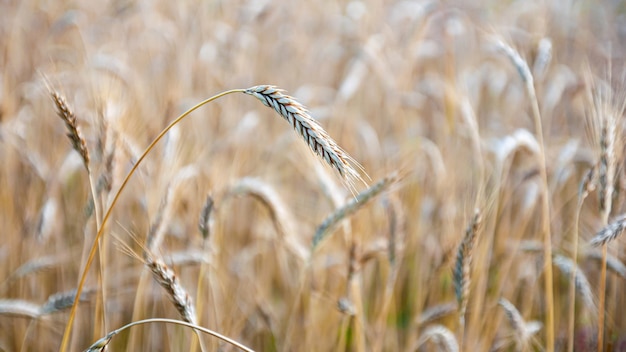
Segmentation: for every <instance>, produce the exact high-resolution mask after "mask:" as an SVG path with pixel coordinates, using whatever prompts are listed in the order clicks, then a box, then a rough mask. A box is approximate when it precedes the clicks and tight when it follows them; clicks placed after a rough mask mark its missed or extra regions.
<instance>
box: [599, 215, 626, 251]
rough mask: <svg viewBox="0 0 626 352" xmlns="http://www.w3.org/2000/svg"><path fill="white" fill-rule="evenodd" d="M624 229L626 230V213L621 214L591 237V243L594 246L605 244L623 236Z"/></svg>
mask: <svg viewBox="0 0 626 352" xmlns="http://www.w3.org/2000/svg"><path fill="white" fill-rule="evenodd" d="M624 230H626V214H623V215H620V216H619V217H618V218H616V219H615V220H613V222H611V223H610V224H608V225H607V226H606V227H604V228H603V229H602V230H600V231H598V233H596V235H595V236H593V238H592V239H591V242H590V244H591V245H592V246H594V247H598V246H602V245H605V244H607V243H609V242H611V241H613V240H615V239H616V238H617V237H619V236H621V235H622V234H623V233H624Z"/></svg>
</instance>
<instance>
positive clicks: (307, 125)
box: [244, 85, 366, 189]
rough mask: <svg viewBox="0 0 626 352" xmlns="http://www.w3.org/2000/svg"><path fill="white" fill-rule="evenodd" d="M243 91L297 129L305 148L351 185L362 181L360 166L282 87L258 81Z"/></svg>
mask: <svg viewBox="0 0 626 352" xmlns="http://www.w3.org/2000/svg"><path fill="white" fill-rule="evenodd" d="M244 93H246V94H249V95H252V96H254V97H255V98H257V99H259V100H260V101H261V102H262V103H263V104H264V105H265V106H268V107H270V108H273V109H274V110H276V112H277V113H278V114H279V115H280V116H282V117H283V118H284V119H285V120H287V122H289V124H290V125H291V126H292V127H293V128H294V130H296V131H297V132H298V134H299V135H300V136H301V137H302V138H303V139H304V141H305V142H306V143H307V144H308V146H309V148H311V150H312V151H313V152H314V153H315V154H317V155H318V156H319V157H320V158H322V159H324V160H325V161H326V162H327V163H328V164H329V165H330V166H331V167H332V168H333V169H335V170H336V171H337V172H339V174H340V175H341V177H342V178H343V179H344V180H345V181H346V182H347V184H348V185H349V186H350V187H351V188H352V189H353V188H354V185H355V183H356V182H357V181H360V182H362V183H363V184H366V182H365V181H364V180H363V178H362V177H361V175H360V173H359V171H357V169H359V170H360V171H363V168H362V166H361V165H360V164H359V163H358V162H357V161H356V160H354V159H353V158H352V157H351V156H350V155H348V154H347V153H346V152H345V151H344V150H343V149H341V147H340V146H339V145H338V144H337V142H335V141H334V140H333V139H332V138H331V137H330V136H329V135H328V133H327V132H326V131H325V130H324V129H323V128H322V126H321V125H320V124H319V123H318V122H317V120H315V119H314V118H313V117H311V115H310V114H309V112H308V111H307V109H306V108H305V107H304V106H303V105H302V104H300V103H299V102H298V101H297V100H296V99H295V98H293V97H291V96H289V95H287V94H285V91H284V90H282V89H279V88H277V87H274V86H271V85H259V86H254V87H251V88H248V89H246V90H245V92H244Z"/></svg>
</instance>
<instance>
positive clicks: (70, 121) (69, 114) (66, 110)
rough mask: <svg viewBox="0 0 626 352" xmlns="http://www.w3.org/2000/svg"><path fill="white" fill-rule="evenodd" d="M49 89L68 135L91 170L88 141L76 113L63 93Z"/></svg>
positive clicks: (86, 166)
mask: <svg viewBox="0 0 626 352" xmlns="http://www.w3.org/2000/svg"><path fill="white" fill-rule="evenodd" d="M49 90H50V95H51V96H52V100H53V101H54V104H55V105H56V107H57V114H58V115H59V117H60V118H61V119H62V120H63V122H65V127H67V131H68V132H67V137H68V138H69V139H70V141H71V142H72V147H73V148H74V150H76V151H77V152H78V153H79V154H80V156H81V157H82V158H83V163H84V165H85V168H86V169H87V170H89V150H87V142H85V138H84V137H83V135H82V134H81V132H80V130H79V129H78V123H77V122H76V115H74V112H73V111H72V109H71V108H70V106H69V105H68V104H67V101H66V100H65V98H64V97H63V96H62V95H61V94H59V93H58V92H56V91H54V90H52V89H49Z"/></svg>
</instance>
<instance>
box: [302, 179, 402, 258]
mask: <svg viewBox="0 0 626 352" xmlns="http://www.w3.org/2000/svg"><path fill="white" fill-rule="evenodd" d="M397 179H398V175H397V174H395V173H393V174H391V175H389V176H387V177H385V178H383V179H382V180H380V181H378V182H377V183H375V184H374V185H373V186H372V187H370V188H368V189H366V190H365V191H363V192H361V193H359V194H357V195H356V197H355V198H353V199H352V200H350V202H348V203H347V204H346V205H344V206H343V207H341V208H339V209H337V210H335V211H334V212H333V213H332V214H330V215H329V216H328V217H327V218H326V219H324V221H323V222H322V224H321V225H320V226H319V227H318V228H317V230H316V231H315V235H314V236H313V243H312V245H313V249H315V248H316V247H317V245H318V244H319V243H320V242H321V241H322V240H323V239H324V238H325V237H326V235H327V233H328V231H329V230H330V229H331V228H332V227H333V226H334V225H336V224H337V223H338V222H339V221H341V220H343V219H345V218H346V217H348V216H350V215H352V214H354V213H355V212H356V211H357V210H359V209H361V208H362V207H363V206H364V205H365V204H367V202H368V201H370V200H371V199H373V198H374V197H376V196H377V195H379V194H380V193H381V192H383V191H384V190H386V189H388V188H389V187H390V186H391V185H392V184H394V183H395V182H396V181H397Z"/></svg>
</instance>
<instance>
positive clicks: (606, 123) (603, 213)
mask: <svg viewBox="0 0 626 352" xmlns="http://www.w3.org/2000/svg"><path fill="white" fill-rule="evenodd" d="M600 118H601V120H600V121H601V124H602V125H601V128H600V168H599V176H598V183H599V191H598V195H599V198H600V199H599V203H600V217H601V219H602V224H603V225H608V223H609V214H611V210H612V208H613V191H614V188H613V180H614V178H615V177H614V176H615V168H616V167H615V164H616V161H615V159H616V158H615V147H616V143H615V138H616V130H617V128H616V127H617V126H616V121H615V117H614V116H613V114H611V113H610V112H608V111H605V114H602V115H600ZM609 226H610V225H609ZM609 226H607V227H609ZM616 229H619V227H617V228H616ZM620 232H621V231H619V232H613V233H612V234H609V236H607V237H604V238H603V239H604V240H603V241H600V242H599V243H600V245H601V246H602V261H601V267H600V288H599V295H600V299H599V305H598V345H597V350H598V352H601V351H603V350H604V320H605V312H604V310H605V300H606V259H607V254H608V248H607V242H608V241H610V240H612V239H614V238H615V237H617V235H618V234H619V233H620ZM611 235H613V236H611ZM596 237H597V236H596Z"/></svg>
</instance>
